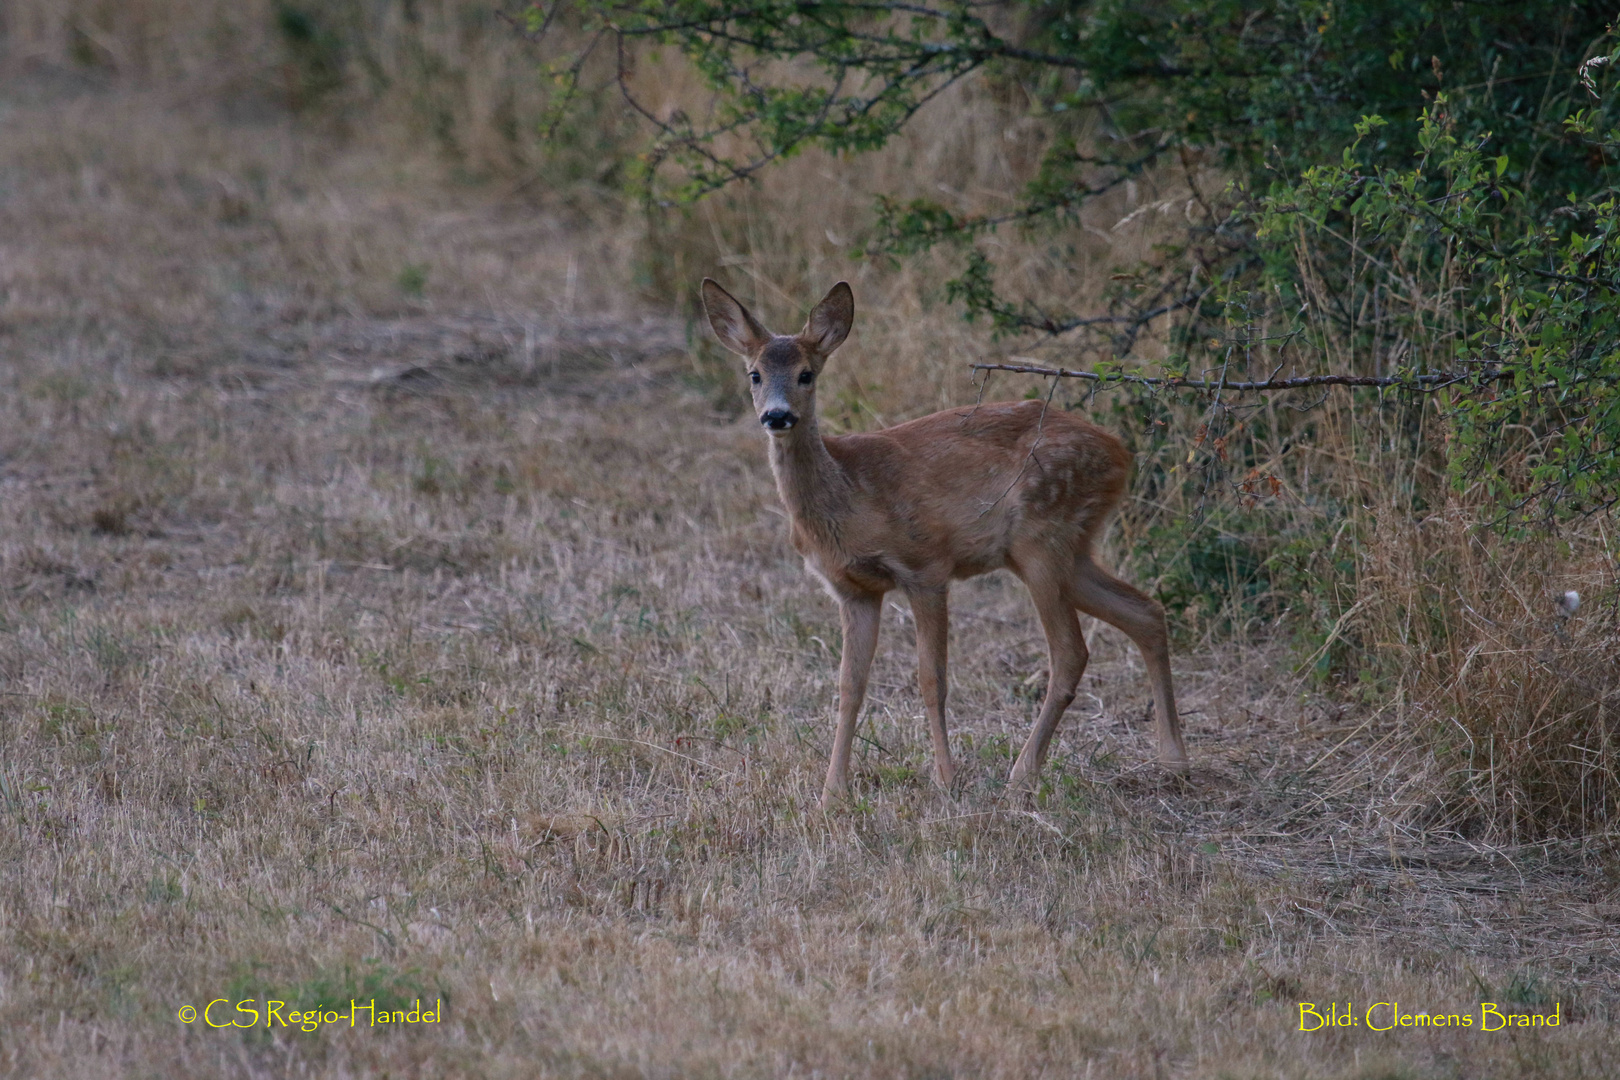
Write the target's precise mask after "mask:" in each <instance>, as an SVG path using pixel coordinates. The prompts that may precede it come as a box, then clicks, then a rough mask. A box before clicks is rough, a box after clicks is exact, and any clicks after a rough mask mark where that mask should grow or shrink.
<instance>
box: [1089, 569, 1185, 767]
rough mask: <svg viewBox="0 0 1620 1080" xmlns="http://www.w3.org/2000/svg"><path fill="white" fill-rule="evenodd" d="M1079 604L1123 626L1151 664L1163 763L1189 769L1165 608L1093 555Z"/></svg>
mask: <svg viewBox="0 0 1620 1080" xmlns="http://www.w3.org/2000/svg"><path fill="white" fill-rule="evenodd" d="M1075 571H1076V573H1075V583H1074V584H1075V588H1074V594H1075V606H1076V607H1078V608H1079V609H1080V610H1081V611H1083V612H1085V613H1086V614H1087V615H1091V616H1093V617H1095V618H1098V619H1101V620H1102V621H1103V622H1105V623H1108V624H1109V625H1111V626H1116V627H1118V628H1119V629H1120V630H1121V631H1123V632H1124V634H1125V636H1126V637H1128V638H1130V639H1131V640H1132V641H1134V642H1136V647H1137V648H1139V649H1141V650H1142V659H1143V660H1145V661H1146V662H1147V669H1148V679H1149V680H1150V681H1151V682H1152V684H1153V708H1154V712H1155V714H1156V715H1155V717H1154V737H1155V740H1156V741H1157V742H1158V744H1159V763H1160V764H1161V765H1163V766H1164V767H1165V768H1167V769H1170V770H1172V771H1174V772H1178V773H1185V772H1186V771H1187V746H1186V744H1185V743H1183V742H1182V740H1181V719H1180V717H1178V716H1177V715H1176V692H1175V688H1174V687H1173V686H1172V685H1171V682H1170V631H1169V628H1168V627H1167V626H1166V625H1165V621H1164V608H1163V607H1162V606H1160V604H1159V602H1158V601H1157V600H1154V599H1153V598H1151V597H1149V596H1146V595H1144V594H1143V593H1142V592H1140V591H1138V590H1137V589H1135V588H1133V587H1131V586H1130V585H1128V584H1126V583H1125V582H1123V581H1121V580H1119V578H1117V577H1115V576H1114V575H1112V574H1110V573H1109V572H1108V571H1106V570H1104V569H1103V568H1102V567H1100V566H1098V565H1097V564H1096V563H1094V562H1092V561H1091V559H1090V557H1088V556H1082V557H1081V558H1080V559H1079V560H1078V561H1077V563H1076V566H1075Z"/></svg>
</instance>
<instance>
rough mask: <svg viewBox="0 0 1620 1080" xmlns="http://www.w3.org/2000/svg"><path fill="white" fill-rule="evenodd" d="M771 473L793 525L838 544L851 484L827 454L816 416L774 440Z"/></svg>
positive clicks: (841, 469)
mask: <svg viewBox="0 0 1620 1080" xmlns="http://www.w3.org/2000/svg"><path fill="white" fill-rule="evenodd" d="M771 474H772V475H773V476H775V477H776V491H777V494H779V495H780V496H781V497H782V505H783V506H785V507H787V512H788V516H789V517H791V518H792V519H793V522H794V524H796V525H798V526H800V527H802V528H805V529H808V530H810V531H811V532H812V533H813V534H815V535H817V536H820V537H824V538H826V539H829V540H832V541H834V542H836V539H837V535H838V532H839V527H838V526H839V521H840V519H841V518H843V517H844V516H845V515H847V514H848V513H849V510H850V496H851V494H852V485H851V484H850V480H849V475H848V474H847V473H845V472H844V470H843V468H842V467H841V466H840V465H839V464H838V462H836V461H834V460H833V456H832V455H831V454H830V453H828V452H827V444H826V443H825V442H823V441H822V438H821V432H820V431H818V430H817V429H816V418H815V417H814V416H813V415H812V416H808V417H806V418H805V419H804V420H803V421H801V422H800V423H799V425H798V426H797V427H795V428H794V429H793V431H792V433H791V434H789V435H788V436H787V437H786V438H781V439H774V438H773V439H772V440H771Z"/></svg>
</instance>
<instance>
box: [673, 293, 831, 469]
mask: <svg viewBox="0 0 1620 1080" xmlns="http://www.w3.org/2000/svg"><path fill="white" fill-rule="evenodd" d="M703 308H704V310H705V311H707V312H708V314H709V325H710V326H712V327H713V328H714V333H715V336H716V337H718V338H719V339H720V344H722V345H724V346H725V347H726V348H728V349H730V350H731V351H732V352H734V353H736V354H737V355H738V356H741V357H742V358H743V359H744V360H747V361H748V382H749V384H750V385H749V390H750V391H752V393H753V395H754V413H755V415H757V416H758V417H759V422H760V423H761V424H763V425H765V430H766V431H769V432H770V433H771V434H772V435H773V436H776V437H777V438H785V437H786V436H787V434H788V433H789V432H791V431H792V430H793V428H794V427H795V425H797V424H798V423H799V422H800V421H801V420H804V419H805V418H807V417H812V416H814V415H815V410H816V380H817V379H819V378H820V377H821V368H822V366H823V365H824V364H826V362H827V357H829V356H831V355H832V351H833V350H834V349H836V348H838V346H840V345H842V344H843V343H844V338H846V337H847V336H849V327H850V324H851V323H852V322H854V321H855V296H854V294H853V293H851V292H850V291H849V285H848V284H847V283H845V282H842V281H840V282H839V283H838V284H836V285H834V286H833V287H832V289H831V290H829V291H828V293H827V295H826V296H825V297H823V298H822V300H821V303H819V304H817V305H816V307H815V310H814V311H812V312H811V313H810V318H809V319H808V320H807V321H806V322H805V324H804V329H803V330H800V331H799V333H798V334H797V335H795V336H791V337H790V336H787V335H783V334H772V333H771V332H770V331H769V330H767V329H765V327H763V326H761V325H760V323H759V320H757V319H755V318H754V317H753V315H751V314H749V312H748V309H747V308H745V307H743V306H742V304H741V303H739V302H738V301H737V298H736V297H734V296H732V295H731V294H730V293H728V292H726V290H724V289H722V288H721V287H720V286H719V285H717V284H715V283H714V282H713V281H712V280H710V279H709V278H704V279H703Z"/></svg>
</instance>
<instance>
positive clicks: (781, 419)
mask: <svg viewBox="0 0 1620 1080" xmlns="http://www.w3.org/2000/svg"><path fill="white" fill-rule="evenodd" d="M759 422H760V423H762V424H764V425H765V427H766V428H767V429H768V430H770V431H786V430H787V429H788V428H790V427H792V426H793V425H794V424H797V423H798V422H799V418H798V417H797V416H794V415H793V413H792V412H791V411H789V410H787V409H772V410H771V411H770V412H767V413H761V414H760V417H759Z"/></svg>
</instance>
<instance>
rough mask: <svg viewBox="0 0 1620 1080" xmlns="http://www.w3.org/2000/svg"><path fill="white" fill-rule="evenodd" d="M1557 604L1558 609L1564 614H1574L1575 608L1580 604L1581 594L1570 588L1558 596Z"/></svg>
mask: <svg viewBox="0 0 1620 1080" xmlns="http://www.w3.org/2000/svg"><path fill="white" fill-rule="evenodd" d="M1557 604H1558V610H1559V611H1561V612H1563V613H1564V615H1566V616H1569V615H1573V614H1575V609H1576V608H1578V607H1580V606H1581V594H1580V593H1578V592H1576V591H1575V590H1574V589H1571V590H1569V592H1567V593H1565V594H1564V595H1563V596H1560V597H1559V598H1558V600H1557Z"/></svg>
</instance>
